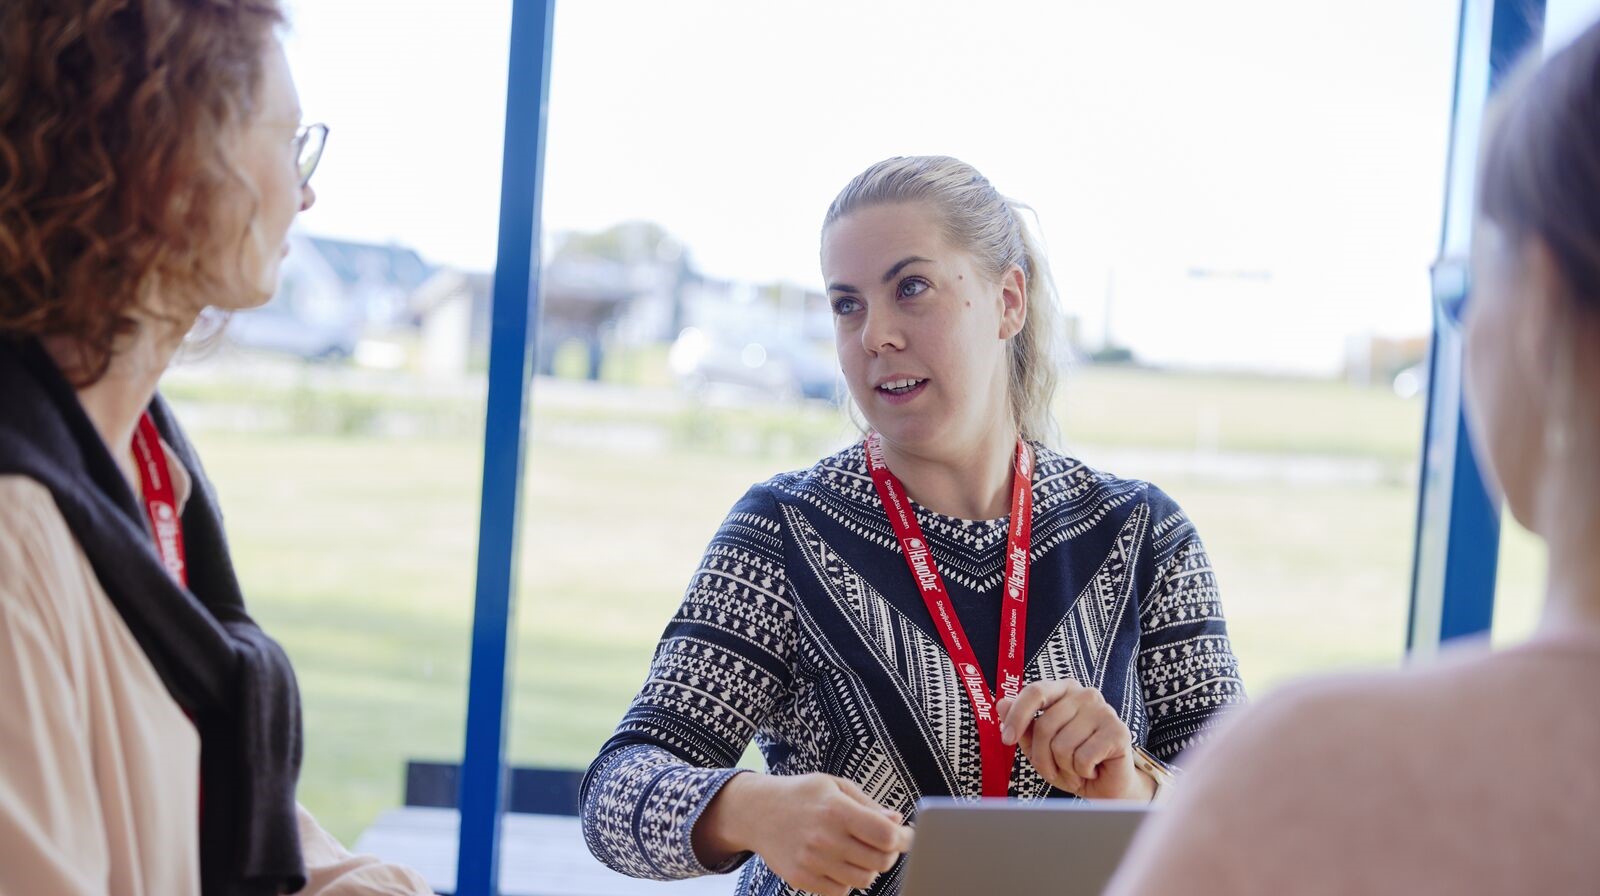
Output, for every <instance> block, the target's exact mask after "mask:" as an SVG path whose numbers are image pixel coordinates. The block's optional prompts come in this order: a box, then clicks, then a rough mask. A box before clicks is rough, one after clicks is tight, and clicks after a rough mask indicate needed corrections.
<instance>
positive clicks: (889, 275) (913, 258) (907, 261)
mask: <svg viewBox="0 0 1600 896" xmlns="http://www.w3.org/2000/svg"><path fill="white" fill-rule="evenodd" d="M932 260H933V259H931V258H923V257H922V256H921V255H910V256H907V257H905V258H902V259H900V260H899V261H897V262H895V263H894V267H891V268H890V269H889V270H888V271H887V272H886V273H885V274H884V275H883V282H885V283H888V282H889V281H890V280H893V279H894V275H895V274H898V273H900V272H901V271H903V270H905V268H906V265H912V264H916V263H917V262H919V261H932Z"/></svg>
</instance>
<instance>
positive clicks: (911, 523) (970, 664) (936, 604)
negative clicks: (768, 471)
mask: <svg viewBox="0 0 1600 896" xmlns="http://www.w3.org/2000/svg"><path fill="white" fill-rule="evenodd" d="M867 469H868V470H870V471H871V473H872V484H873V485H875V486H877V487H878V497H879V498H881V499H882V500H883V507H884V509H885V510H886V511H888V513H889V525H890V526H892V527H893V528H894V534H895V537H897V538H899V539H900V550H901V551H902V552H903V553H904V554H905V557H906V566H907V567H908V568H909V569H910V570H911V577H912V579H914V580H915V581H916V582H917V585H918V587H919V589H920V590H921V592H922V600H923V602H924V603H926V604H927V605H928V612H929V613H930V614H931V615H932V616H933V619H934V622H935V623H937V625H938V627H939V636H940V638H942V639H943V640H944V649H945V652H946V653H948V654H949V655H950V660H951V662H953V663H955V666H956V672H957V675H958V676H959V677H960V679H961V684H962V686H963V687H965V688H966V691H967V698H968V699H969V700H971V701H972V710H973V713H974V714H976V715H977V717H978V750H979V753H978V755H979V757H980V758H981V760H982V762H983V795H984V796H1005V795H1006V793H1007V792H1008V790H1009V789H1010V784H1011V765H1012V763H1014V762H1015V761H1016V758H1017V752H1016V748H1015V747H1011V748H1008V747H1006V745H1005V744H1003V743H1001V741H1000V719H999V717H998V716H997V715H996V714H995V711H994V704H995V703H996V702H997V701H998V700H999V698H1001V697H1015V696H1016V695H1017V693H1018V692H1019V691H1021V690H1022V653H1023V651H1024V650H1025V649H1026V646H1025V642H1026V640H1027V620H1028V567H1029V565H1030V560H1029V556H1028V550H1029V548H1030V546H1031V545H1032V541H1033V449H1032V448H1030V447H1029V446H1028V443H1027V442H1024V441H1022V440H1021V439H1018V440H1017V454H1016V466H1015V468H1014V470H1013V472H1012V476H1011V528H1010V531H1009V533H1008V534H1007V536H1006V557H1005V570H1006V574H1005V581H1004V586H1005V596H1004V597H1003V598H1002V600H1001V612H1000V667H999V669H998V670H997V671H998V673H999V674H998V675H996V676H995V680H996V681H997V682H999V685H1000V689H999V694H998V696H996V695H995V694H992V693H991V692H990V691H989V686H988V684H987V683H985V682H984V680H983V672H982V671H981V670H980V669H979V668H978V655H977V654H976V653H973V651H972V645H971V644H970V643H968V642H967V633H966V631H965V630H963V629H962V628H961V620H959V619H957V618H956V611H955V605H954V604H952V603H951V601H950V592H949V591H947V590H945V587H944V577H943V576H941V575H939V568H938V567H937V566H936V565H935V564H934V562H933V553H932V551H931V550H930V548H929V546H928V542H927V540H926V539H925V538H923V536H922V526H921V525H919V524H918V523H917V515H916V513H914V512H913V511H912V509H911V503H910V501H909V499H907V497H906V490H905V486H903V485H901V484H900V480H899V479H898V478H896V477H895V475H894V474H893V473H891V472H889V467H888V465H887V464H885V463H884V461H883V442H882V438H881V437H880V436H879V435H878V434H877V433H872V434H871V435H869V436H867Z"/></svg>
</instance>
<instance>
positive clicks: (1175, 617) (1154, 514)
mask: <svg viewBox="0 0 1600 896" xmlns="http://www.w3.org/2000/svg"><path fill="white" fill-rule="evenodd" d="M1148 500H1149V505H1150V525H1151V542H1152V553H1153V563H1154V569H1155V574H1154V576H1153V577H1152V581H1151V585H1150V587H1149V590H1148V591H1147V592H1146V594H1145V595H1144V597H1143V598H1142V599H1141V600H1140V603H1139V628H1140V638H1139V681H1140V685H1141V687H1142V688H1143V690H1144V702H1145V709H1146V711H1147V712H1148V713H1149V717H1150V736H1149V743H1148V745H1147V749H1149V751H1150V752H1151V753H1152V754H1153V755H1154V756H1155V757H1156V758H1158V759H1160V760H1162V761H1164V762H1172V761H1173V760H1175V759H1176V758H1177V757H1178V756H1179V755H1180V754H1181V753H1183V751H1185V750H1186V749H1188V748H1189V747H1190V746H1192V745H1193V744H1196V743H1198V742H1200V741H1202V740H1204V739H1205V738H1206V737H1207V736H1208V735H1209V734H1210V733H1211V732H1212V730H1213V729H1214V728H1215V726H1216V725H1217V723H1218V722H1219V721H1221V717H1222V714H1223V713H1224V711H1225V710H1227V709H1228V708H1229V707H1232V706H1235V705H1238V704H1242V703H1243V702H1244V699H1245V693H1244V685H1243V683H1242V682H1241V681H1240V679H1239V661H1238V659H1237V658H1236V657H1235V656H1234V655H1233V647H1232V645H1231V644H1230V643H1229V641H1228V626H1227V623H1226V621H1225V620H1224V619H1223V615H1222V600H1221V597H1220V595H1219V594H1218V592H1217V578H1216V575H1215V574H1214V573H1213V571H1212V569H1211V558H1210V557H1209V556H1207V555H1206V549H1205V545H1203V544H1202V543H1201V542H1200V535H1199V533H1198V532H1196V531H1195V527H1194V524H1193V523H1192V522H1190V521H1189V518H1188V516H1187V515H1186V514H1184V512H1183V510H1182V509H1181V508H1179V507H1178V505H1177V503H1176V502H1175V501H1173V500H1172V499H1171V498H1170V497H1168V496H1167V494H1166V493H1165V492H1162V491H1161V490H1160V489H1158V488H1156V487H1155V486H1151V487H1150V492H1149V498H1148Z"/></svg>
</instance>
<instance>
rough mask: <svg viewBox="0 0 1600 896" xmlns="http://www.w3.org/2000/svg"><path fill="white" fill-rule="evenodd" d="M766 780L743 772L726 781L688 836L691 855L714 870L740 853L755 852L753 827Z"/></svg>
mask: <svg viewBox="0 0 1600 896" xmlns="http://www.w3.org/2000/svg"><path fill="white" fill-rule="evenodd" d="M766 778H767V776H766V775H764V774H762V773H760V772H745V773H743V774H738V775H734V776H733V777H732V778H729V779H728V782H727V783H726V784H723V785H722V789H721V790H718V791H717V795H716V796H714V797H712V798H711V804H710V805H708V806H706V810H705V811H704V812H702V813H700V818H699V820H698V821H696V822H695V826H694V832H693V834H692V835H691V836H692V838H693V841H694V853H695V856H696V857H697V858H698V859H699V860H700V863H701V864H703V865H705V866H706V867H707V868H717V867H720V866H721V865H723V864H724V863H726V862H727V861H728V860H729V859H731V858H733V857H734V856H736V855H738V854H740V853H742V852H757V851H758V850H757V848H756V847H757V844H756V842H755V841H756V839H757V837H756V830H757V825H755V824H753V823H752V819H753V818H758V817H760V815H761V806H762V805H763V800H764V799H765V797H766V792H767V788H766V784H767V783H768V782H767V780H766Z"/></svg>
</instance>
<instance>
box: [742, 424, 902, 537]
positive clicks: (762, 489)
mask: <svg viewBox="0 0 1600 896" xmlns="http://www.w3.org/2000/svg"><path fill="white" fill-rule="evenodd" d="M877 500H878V496H877V492H876V491H875V490H874V487H873V485H872V474H871V473H869V472H868V470H867V456H866V451H865V449H864V448H863V447H862V445H861V443H859V442H857V443H855V444H852V445H850V446H849V447H847V448H844V449H841V450H839V451H837V452H835V453H833V454H830V455H828V456H827V457H824V458H822V459H820V460H818V461H817V462H816V463H814V464H812V465H811V466H809V467H804V468H801V469H798V470H790V471H788V472H786V473H779V474H777V475H776V476H773V477H772V478H770V479H768V480H767V481H765V482H760V483H757V484H756V485H753V486H751V487H750V490H749V491H747V492H745V494H744V497H742V498H740V499H739V502H738V503H737V504H735V505H734V508H733V511H734V513H736V514H737V513H745V514H757V515H761V516H764V517H767V518H769V519H773V520H779V519H780V518H781V516H782V509H783V508H786V507H787V508H797V509H798V508H801V507H805V506H828V507H835V508H839V509H844V508H846V507H848V506H850V505H872V506H875V502H877Z"/></svg>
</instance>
